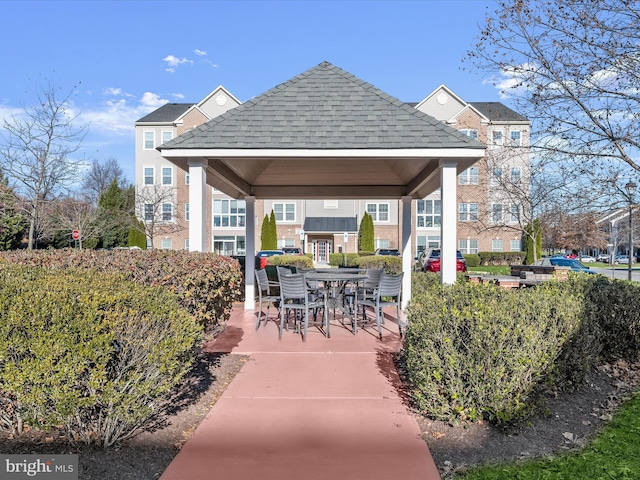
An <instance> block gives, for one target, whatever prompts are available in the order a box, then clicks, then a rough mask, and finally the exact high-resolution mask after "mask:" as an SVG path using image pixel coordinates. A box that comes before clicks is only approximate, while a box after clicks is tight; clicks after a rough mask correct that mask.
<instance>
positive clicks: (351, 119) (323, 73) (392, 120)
mask: <svg viewBox="0 0 640 480" xmlns="http://www.w3.org/2000/svg"><path fill="white" fill-rule="evenodd" d="M482 147H483V145H482V144H480V143H479V142H477V141H475V140H473V139H472V138H470V137H468V136H467V135H464V134H462V133H459V132H458V131H457V130H455V129H453V128H451V127H449V126H447V125H445V124H443V123H442V122H440V121H438V120H436V119H435V118H433V117H431V116H429V115H426V114H424V113H422V112H420V111H418V110H416V109H414V108H412V107H411V106H409V105H407V104H406V103H404V102H402V101H400V100H398V99H396V98H394V97H392V96H390V95H387V94H386V93H384V92H382V91H381V90H379V89H377V88H376V87H374V86H373V85H371V84H369V83H367V82H364V81H362V80H360V79H358V78H357V77H355V76H354V75H352V74H350V73H348V72H346V71H344V70H342V69H340V68H338V67H335V66H334V65H332V64H330V63H328V62H323V63H321V64H319V65H317V66H316V67H313V68H311V69H309V70H307V71H306V72H303V73H301V74H300V75H298V76H296V77H294V78H292V79H291V80H289V81H287V82H284V83H282V84H280V85H278V86H276V87H274V88H272V89H270V90H268V91H267V92H265V93H263V94H262V95H259V96H258V97H255V98H254V99H252V100H249V101H247V102H245V103H243V104H242V105H240V106H238V107H236V108H234V109H233V110H230V111H228V112H226V113H224V114H222V115H220V116H218V117H216V118H214V119H212V120H210V121H209V122H207V123H205V124H203V125H201V126H200V127H198V128H196V129H193V130H191V131H189V132H186V133H185V134H183V135H181V136H179V137H176V138H175V139H173V140H172V141H170V142H168V143H166V144H165V145H163V150H171V149H207V148H216V149H326V150H336V149H367V150H371V149H407V148H420V149H425V148H426V149H434V148H472V149H477V148H482Z"/></svg>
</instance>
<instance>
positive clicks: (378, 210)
mask: <svg viewBox="0 0 640 480" xmlns="http://www.w3.org/2000/svg"><path fill="white" fill-rule="evenodd" d="M367 213H368V214H369V215H371V218H372V219H373V221H374V222H388V221H389V204H388V203H367ZM378 248H386V247H378Z"/></svg>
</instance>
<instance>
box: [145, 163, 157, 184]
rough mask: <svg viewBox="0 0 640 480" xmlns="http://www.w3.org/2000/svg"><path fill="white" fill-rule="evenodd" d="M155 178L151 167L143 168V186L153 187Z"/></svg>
mask: <svg viewBox="0 0 640 480" xmlns="http://www.w3.org/2000/svg"><path fill="white" fill-rule="evenodd" d="M155 176H156V175H155V171H154V168H153V167H144V184H145V185H153V180H154V177H155Z"/></svg>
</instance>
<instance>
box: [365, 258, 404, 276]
mask: <svg viewBox="0 0 640 480" xmlns="http://www.w3.org/2000/svg"><path fill="white" fill-rule="evenodd" d="M357 266H358V267H360V268H365V269H366V268H370V269H374V270H381V269H382V270H384V271H385V272H386V273H388V274H390V275H398V274H400V273H402V258H401V257H394V256H391V255H371V256H368V257H360V258H359V259H358V261H357Z"/></svg>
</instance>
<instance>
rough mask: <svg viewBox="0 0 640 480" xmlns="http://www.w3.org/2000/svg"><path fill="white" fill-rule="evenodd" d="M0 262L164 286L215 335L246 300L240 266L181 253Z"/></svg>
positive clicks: (34, 256) (80, 253)
mask: <svg viewBox="0 0 640 480" xmlns="http://www.w3.org/2000/svg"><path fill="white" fill-rule="evenodd" d="M0 260H3V261H6V262H8V263H15V264H21V265H40V266H46V267H50V268H55V269H66V268H72V267H75V268H79V269H92V270H96V271H99V272H107V273H113V272H121V273H123V274H124V276H125V278H126V279H128V280H131V281H133V282H135V283H138V284H141V285H148V286H162V287H164V288H165V289H167V290H169V291H171V292H173V293H176V294H177V295H178V298H179V301H180V304H181V305H182V306H184V307H185V308H186V309H187V310H188V311H189V312H190V313H191V314H192V315H193V316H194V317H195V318H196V320H197V321H198V322H199V323H201V324H202V325H204V326H205V327H206V328H207V330H209V331H216V330H217V329H219V328H220V327H221V326H222V325H224V323H225V322H226V321H227V320H228V318H229V315H230V314H231V308H232V307H233V303H234V302H235V301H237V300H238V299H239V298H241V293H242V279H243V275H242V272H241V271H240V265H239V263H238V261H237V260H234V259H232V258H231V257H226V256H222V255H217V254H215V253H198V252H187V251H181V250H78V249H61V250H34V251H27V250H21V251H12V252H1V253H0Z"/></svg>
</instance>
